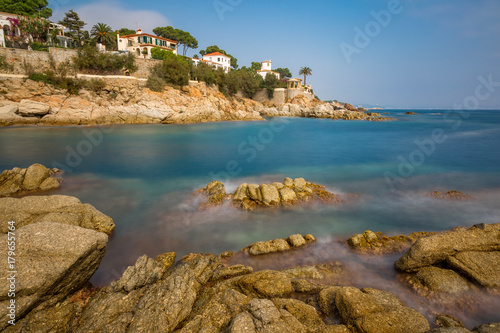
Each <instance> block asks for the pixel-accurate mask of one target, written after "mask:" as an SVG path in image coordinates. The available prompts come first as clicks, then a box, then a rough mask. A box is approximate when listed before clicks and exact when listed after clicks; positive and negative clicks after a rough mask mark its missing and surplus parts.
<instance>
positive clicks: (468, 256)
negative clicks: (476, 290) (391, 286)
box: [395, 224, 500, 294]
mask: <svg viewBox="0 0 500 333" xmlns="http://www.w3.org/2000/svg"><path fill="white" fill-rule="evenodd" d="M434 266H446V267H448V268H450V269H442V268H438V267H434ZM395 267H396V268H397V269H398V270H401V271H406V272H418V273H417V274H416V275H415V276H413V277H412V278H410V280H409V283H410V284H411V285H413V286H414V288H415V289H417V290H418V291H420V292H421V293H422V290H424V291H425V293H427V292H426V291H431V292H445V293H448V294H457V293H461V292H465V291H467V290H468V289H469V284H468V282H467V281H466V279H465V278H467V279H469V281H471V282H474V283H476V284H478V285H481V286H483V287H485V288H488V289H489V290H491V291H494V292H497V291H498V290H499V288H500V224H490V225H488V224H480V225H475V226H473V227H471V228H469V229H465V228H458V229H457V230H452V231H449V232H445V233H440V234H436V235H432V236H429V237H426V238H420V239H418V240H417V241H416V242H415V244H414V245H413V246H412V247H411V248H410V250H408V252H406V253H405V254H404V255H403V256H402V257H401V258H399V259H398V260H397V261H396V263H395Z"/></svg>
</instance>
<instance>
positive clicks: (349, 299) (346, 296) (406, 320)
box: [335, 287, 430, 333]
mask: <svg viewBox="0 0 500 333" xmlns="http://www.w3.org/2000/svg"><path fill="white" fill-rule="evenodd" d="M335 306H336V307H337V310H338V312H339V314H340V317H341V319H342V322H343V323H345V324H347V325H350V326H353V327H355V328H356V329H357V331H359V332H363V333H380V332H401V333H406V332H426V331H427V330H429V328H430V326H429V322H428V321H427V319H425V317H424V316H423V315H422V314H420V313H419V312H418V311H416V310H414V309H411V308H408V307H406V306H404V305H403V303H401V301H400V300H399V299H398V298H397V297H396V296H395V295H394V294H391V293H389V292H386V291H383V290H377V289H372V288H364V289H361V290H359V289H357V288H353V287H344V288H341V289H339V290H338V291H337V292H336V295H335Z"/></svg>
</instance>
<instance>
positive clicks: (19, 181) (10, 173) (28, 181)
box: [0, 163, 62, 197]
mask: <svg viewBox="0 0 500 333" xmlns="http://www.w3.org/2000/svg"><path fill="white" fill-rule="evenodd" d="M59 172H60V171H59V170H58V169H48V168H46V167H45V166H43V165H41V164H38V163H37V164H33V165H31V166H29V167H28V168H14V169H12V170H5V171H3V172H2V173H1V174H0V197H8V196H13V195H26V194H30V193H33V192H42V191H50V190H53V189H58V188H59V187H60V183H61V182H62V180H61V179H59V178H55V177H52V176H53V175H55V174H57V173H59Z"/></svg>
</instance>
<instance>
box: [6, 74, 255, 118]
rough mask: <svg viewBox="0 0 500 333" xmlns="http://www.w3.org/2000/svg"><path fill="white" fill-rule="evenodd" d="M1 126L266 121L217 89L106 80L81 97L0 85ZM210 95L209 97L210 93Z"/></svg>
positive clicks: (27, 83)
mask: <svg viewBox="0 0 500 333" xmlns="http://www.w3.org/2000/svg"><path fill="white" fill-rule="evenodd" d="M0 89H2V90H3V91H6V94H3V95H2V96H0V103H2V105H0V126H10V125H31V124H37V125H48V126H53V125H99V124H102V125H107V124H147V123H165V124H172V123H176V124H183V123H202V122H214V121H231V120H264V119H263V118H262V117H261V115H260V113H259V112H260V111H261V110H262V109H263V108H264V106H263V105H262V104H260V103H258V102H255V101H252V100H249V99H242V98H236V97H235V98H226V97H225V96H224V95H223V94H222V93H220V92H219V91H218V90H217V89H216V88H206V90H205V88H204V87H203V86H202V85H199V86H197V87H185V89H183V90H177V89H174V88H171V87H167V88H166V89H165V91H164V92H162V93H156V92H153V91H150V90H149V89H147V88H145V86H144V82H143V81H136V80H119V81H116V80H106V86H105V87H104V89H103V90H102V91H99V92H97V93H95V92H92V91H88V90H85V89H82V90H80V92H79V93H78V95H68V94H67V92H66V91H65V90H61V89H57V88H55V87H53V86H51V85H47V84H44V83H41V82H35V81H32V80H23V79H17V78H11V79H4V80H1V81H0ZM205 92H206V93H205Z"/></svg>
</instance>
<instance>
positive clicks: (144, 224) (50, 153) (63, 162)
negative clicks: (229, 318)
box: [0, 110, 500, 285]
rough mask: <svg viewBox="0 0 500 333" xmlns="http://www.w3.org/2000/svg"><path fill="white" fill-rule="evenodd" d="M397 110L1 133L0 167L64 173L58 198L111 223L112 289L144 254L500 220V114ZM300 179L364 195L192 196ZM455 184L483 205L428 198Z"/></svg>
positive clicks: (105, 267) (103, 270) (108, 260)
mask: <svg viewBox="0 0 500 333" xmlns="http://www.w3.org/2000/svg"><path fill="white" fill-rule="evenodd" d="M414 111H415V112H417V113H418V115H404V111H398V110H390V111H388V112H389V113H390V116H392V117H394V118H396V119H397V120H396V121H392V122H366V121H332V120H325V119H302V118H278V119H274V120H269V121H267V122H221V123H211V124H195V125H133V126H116V127H109V128H103V129H102V130H101V129H99V128H98V127H94V128H82V127H63V128H45V127H23V128H12V127H11V128H0V170H4V169H11V168H13V167H15V166H22V167H26V166H28V165H30V164H32V163H36V162H37V163H42V164H44V165H46V166H57V167H59V168H61V169H65V170H66V173H65V174H64V175H63V178H64V180H65V184H64V185H63V186H62V189H61V190H60V191H57V192H56V193H58V194H67V195H73V196H76V197H78V198H80V200H81V201H82V202H86V203H90V204H92V205H94V206H95V207H96V208H97V209H99V210H101V211H102V212H104V213H105V214H107V215H109V216H111V217H112V218H113V219H114V221H115V223H116V231H115V233H114V235H113V236H112V237H111V239H110V242H109V245H108V251H107V254H106V257H105V258H104V260H103V262H102V264H101V267H100V268H99V271H98V272H97V273H96V275H95V276H94V278H93V280H92V281H93V282H94V283H96V284H98V285H104V284H106V283H109V282H110V281H112V280H115V279H116V278H118V277H119V276H120V275H121V274H122V272H123V270H124V269H125V268H126V267H127V266H128V265H131V264H133V263H134V262H135V260H136V259H137V258H138V257H139V256H141V255H143V254H148V255H149V256H152V257H155V256H156V255H158V254H161V253H165V252H177V254H178V257H180V256H183V255H185V254H188V253H191V252H212V253H214V254H218V253H221V252H223V251H225V250H239V249H241V248H242V247H244V246H245V245H248V244H251V243H253V242H255V241H259V240H268V239H273V238H277V237H286V236H288V235H290V234H294V233H302V234H305V233H312V234H313V235H315V236H316V237H318V238H319V240H320V242H331V241H334V240H336V239H340V238H345V237H349V236H351V235H352V234H354V233H360V232H363V231H364V230H367V229H370V230H374V231H383V232H385V233H387V234H389V235H394V234H399V233H410V232H413V231H422V230H428V231H431V230H446V229H450V228H453V227H456V226H470V225H473V224H476V223H494V222H500V149H499V147H500V111H470V112H467V113H465V112H464V113H462V114H459V113H458V112H453V111H445V110H432V111H424V110H414ZM284 177H292V178H295V177H304V178H305V179H306V180H308V181H312V182H315V183H319V184H323V185H326V187H327V188H328V189H329V190H331V191H333V192H335V193H355V194H358V195H359V199H358V200H356V201H354V202H352V203H350V204H346V205H340V206H335V207H321V206H318V207H313V208H297V209H289V210H284V211H278V210H272V211H262V212H257V213H245V212H240V211H237V210H235V209H232V208H230V207H221V208H217V209H214V210H210V211H204V212H198V211H197V209H196V208H197V202H196V200H195V199H193V198H192V197H191V193H192V191H193V190H195V189H198V188H201V187H204V186H205V185H206V184H207V183H209V182H210V181H212V180H213V179H219V180H222V181H224V182H225V184H226V187H227V189H228V190H230V191H232V190H234V189H235V188H236V187H237V186H238V185H239V184H241V183H242V182H252V183H263V182H274V181H282V180H283V178H284ZM452 189H453V190H459V191H463V192H466V193H468V194H471V195H473V196H474V198H475V200H472V201H468V202H446V201H439V200H433V199H430V198H429V197H428V196H427V194H429V193H430V192H432V191H435V190H440V191H448V190H452Z"/></svg>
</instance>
